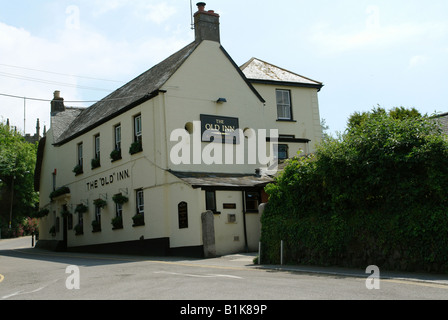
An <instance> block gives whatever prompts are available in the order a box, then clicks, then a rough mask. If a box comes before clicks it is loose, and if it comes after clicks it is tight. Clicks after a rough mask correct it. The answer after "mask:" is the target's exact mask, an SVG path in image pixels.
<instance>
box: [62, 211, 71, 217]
mask: <svg viewBox="0 0 448 320" xmlns="http://www.w3.org/2000/svg"><path fill="white" fill-rule="evenodd" d="M69 215H70V212H69V211H67V210H62V211H61V216H62V218H67V217H68V216H69Z"/></svg>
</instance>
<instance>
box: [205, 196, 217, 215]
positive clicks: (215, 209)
mask: <svg viewBox="0 0 448 320" xmlns="http://www.w3.org/2000/svg"><path fill="white" fill-rule="evenodd" d="M209 194H212V195H213V199H211V200H212V201H211V202H213V204H212V206H210V202H209V198H208V195H209ZM205 210H206V211H212V212H213V213H214V214H219V213H220V212H218V206H217V203H216V190H205Z"/></svg>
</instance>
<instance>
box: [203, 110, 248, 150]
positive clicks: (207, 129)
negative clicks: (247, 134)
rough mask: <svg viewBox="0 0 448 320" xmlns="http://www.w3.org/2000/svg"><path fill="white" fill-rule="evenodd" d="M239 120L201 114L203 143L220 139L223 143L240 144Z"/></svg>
mask: <svg viewBox="0 0 448 320" xmlns="http://www.w3.org/2000/svg"><path fill="white" fill-rule="evenodd" d="M239 128H240V124H239V119H238V118H231V117H223V116H212V115H205V114H201V133H202V141H203V142H212V141H216V138H217V137H219V138H220V139H221V142H222V143H233V144H239V143H240V132H239V130H238V129H239Z"/></svg>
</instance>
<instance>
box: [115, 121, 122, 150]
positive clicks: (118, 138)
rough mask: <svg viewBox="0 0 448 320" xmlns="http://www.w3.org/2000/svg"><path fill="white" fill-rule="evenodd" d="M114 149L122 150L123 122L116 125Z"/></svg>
mask: <svg viewBox="0 0 448 320" xmlns="http://www.w3.org/2000/svg"><path fill="white" fill-rule="evenodd" d="M118 132H119V133H118ZM114 150H116V151H121V123H119V124H117V125H116V126H115V127H114Z"/></svg>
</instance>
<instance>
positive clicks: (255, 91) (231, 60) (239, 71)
mask: <svg viewBox="0 0 448 320" xmlns="http://www.w3.org/2000/svg"><path fill="white" fill-rule="evenodd" d="M220 48H221V50H222V52H223V53H224V55H225V56H226V57H227V58H228V59H229V61H230V62H231V63H232V65H233V66H234V67H235V69H236V70H237V71H238V73H239V75H240V76H241V77H242V78H243V80H244V81H245V82H246V84H247V86H248V87H249V88H250V89H251V90H252V92H253V93H254V94H255V95H256V96H257V98H258V99H259V100H260V101H261V103H266V100H264V99H263V97H262V96H261V95H260V93H259V92H258V91H257V89H255V88H254V86H253V85H252V84H251V83H250V81H249V79H247V77H246V75H245V74H244V73H243V71H242V70H241V69H240V68H239V67H238V65H237V64H236V63H235V61H234V60H233V59H232V57H231V56H230V55H229V54H228V52H227V51H226V49H224V47H223V46H220Z"/></svg>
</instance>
